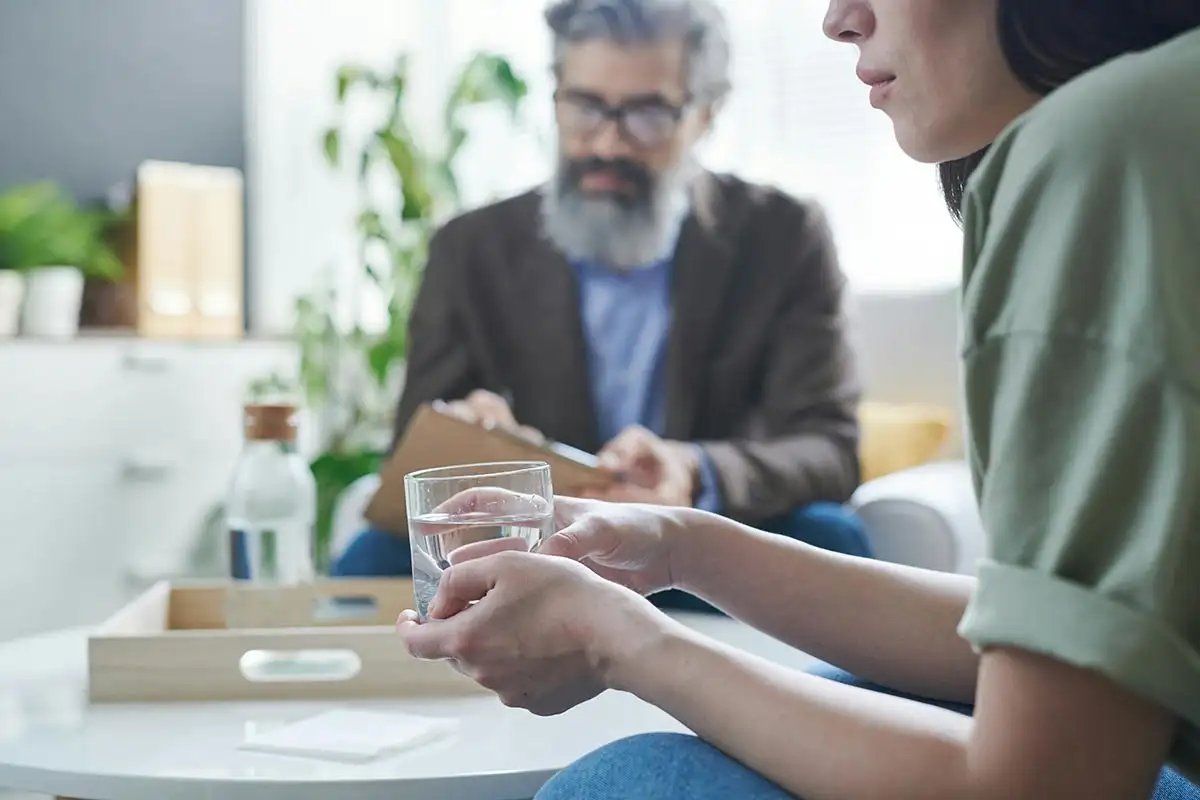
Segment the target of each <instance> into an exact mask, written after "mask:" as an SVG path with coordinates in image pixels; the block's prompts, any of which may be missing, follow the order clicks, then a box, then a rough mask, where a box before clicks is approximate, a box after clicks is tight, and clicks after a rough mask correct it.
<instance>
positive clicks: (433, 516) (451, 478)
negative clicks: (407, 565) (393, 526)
mask: <svg viewBox="0 0 1200 800" xmlns="http://www.w3.org/2000/svg"><path fill="white" fill-rule="evenodd" d="M404 493H405V500H406V504H407V507H408V540H409V542H410V544H411V547H412V566H413V570H412V572H413V587H414V589H415V592H416V602H417V613H418V614H419V615H420V617H421V620H422V621H424V620H425V619H426V616H427V615H428V613H429V604H430V603H431V602H433V598H434V595H436V594H437V588H438V582H439V581H440V580H441V577H442V573H443V572H445V571H446V569H448V568H449V566H450V565H451V564H452V563H453V555H454V552H455V551H456V550H458V549H459V548H460V547H465V546H467V545H472V544H477V543H480V542H489V541H497V545H496V549H497V550H501V549H504V550H511V549H520V550H532V549H534V548H535V547H536V546H537V545H538V543H539V542H541V541H542V539H544V538H546V537H547V536H549V535H551V534H552V533H553V532H554V530H553V528H554V488H553V486H551V483H550V465H549V464H546V463H544V462H541V461H516V462H501V463H494V464H468V465H465V466H458V467H440V468H438V469H427V470H422V471H420V472H414V473H412V474H410V475H407V476H405V478H404ZM503 539H507V540H514V541H510V542H503V543H500V542H499V541H498V540H503Z"/></svg>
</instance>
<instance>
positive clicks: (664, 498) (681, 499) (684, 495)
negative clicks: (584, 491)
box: [588, 426, 700, 508]
mask: <svg viewBox="0 0 1200 800" xmlns="http://www.w3.org/2000/svg"><path fill="white" fill-rule="evenodd" d="M599 458H600V468H601V469H603V470H605V471H606V472H610V473H612V474H614V475H619V476H620V477H621V478H622V482H620V483H617V484H615V485H614V486H612V487H610V488H607V489H602V490H598V491H593V492H590V493H589V494H588V496H589V497H592V498H594V499H597V500H607V501H609V502H615V503H649V504H654V505H663V506H680V507H684V508H691V507H692V505H693V503H694V501H695V496H696V490H697V488H698V486H699V479H700V478H699V476H700V462H699V458H698V457H697V455H696V452H695V450H694V448H693V447H692V446H691V445H688V444H684V443H682V442H669V441H666V440H664V439H660V438H659V437H658V436H656V435H654V434H653V433H652V432H650V431H648V430H646V429H645V428H642V427H639V426H633V427H630V428H626V429H625V430H623V431H621V433H620V434H619V435H618V436H617V437H616V438H615V439H613V440H612V441H611V442H609V443H608V444H606V445H605V446H604V448H603V449H601V451H600V454H599Z"/></svg>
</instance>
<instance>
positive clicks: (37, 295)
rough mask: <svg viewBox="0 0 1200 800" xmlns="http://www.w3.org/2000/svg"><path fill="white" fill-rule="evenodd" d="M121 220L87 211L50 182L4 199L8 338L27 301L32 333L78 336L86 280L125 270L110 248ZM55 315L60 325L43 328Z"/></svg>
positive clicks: (0, 289)
mask: <svg viewBox="0 0 1200 800" xmlns="http://www.w3.org/2000/svg"><path fill="white" fill-rule="evenodd" d="M119 219H120V216H119V215H118V214H115V213H113V212H110V211H108V210H106V209H92V208H83V207H80V206H79V205H78V204H76V202H75V201H74V199H72V198H71V197H70V196H68V195H67V194H66V193H65V192H64V191H63V190H62V189H61V188H59V187H58V186H57V185H55V184H54V183H52V182H49V181H42V182H37V183H31V184H25V185H22V186H17V187H14V188H12V189H10V190H8V191H7V192H5V193H4V194H2V195H0V275H2V276H4V277H2V278H0V335H5V334H7V335H12V333H14V332H15V327H16V321H15V315H16V313H17V312H16V309H18V308H20V307H21V306H22V302H24V306H25V312H26V313H25V328H26V330H27V331H28V332H30V333H34V334H39V333H43V332H46V333H49V334H51V335H54V334H59V333H64V334H73V333H74V330H75V326H76V325H77V324H78V317H79V302H80V298H81V293H82V291H83V279H84V278H85V277H93V278H100V279H103V280H117V279H119V278H120V277H121V275H122V273H123V271H124V268H123V265H122V264H121V261H120V259H118V258H117V256H116V254H115V253H114V252H113V250H112V248H111V247H110V245H109V237H110V234H111V233H112V229H113V226H114V225H115V224H117V222H118V221H119ZM64 282H65V284H64ZM64 285H65V291H64ZM17 287H19V288H17ZM47 313H50V314H52V315H53V316H55V318H56V319H55V321H54V324H52V325H47V326H43V325H42V324H41V323H42V321H43V318H44V317H45V315H46V314H47ZM59 320H65V322H59ZM64 325H65V329H64Z"/></svg>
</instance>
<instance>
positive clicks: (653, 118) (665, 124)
mask: <svg viewBox="0 0 1200 800" xmlns="http://www.w3.org/2000/svg"><path fill="white" fill-rule="evenodd" d="M554 102H555V105H556V106H557V108H558V123H559V126H560V127H561V128H563V129H565V130H566V131H568V132H569V133H573V134H576V135H579V136H584V137H590V136H595V135H596V134H597V133H599V132H600V129H601V128H603V127H604V124H605V123H606V122H609V121H612V122H615V123H616V124H617V127H618V129H619V130H620V131H621V135H622V136H624V137H625V138H626V139H627V140H628V141H629V142H630V143H632V144H635V145H639V146H641V147H657V146H658V145H660V144H662V143H663V142H665V141H666V140H667V139H669V138H671V137H672V136H673V135H674V134H675V131H676V130H678V128H679V122H680V120H682V119H683V112H684V111H685V110H686V109H687V106H688V103H687V102H685V103H684V104H683V105H680V106H673V105H671V104H670V103H667V102H665V101H662V100H639V101H635V102H631V103H625V104H622V105H619V106H615V107H614V106H610V105H608V104H607V103H605V102H604V101H603V100H600V99H599V98H596V97H592V96H590V95H585V94H578V93H576V92H566V91H558V92H555V93H554Z"/></svg>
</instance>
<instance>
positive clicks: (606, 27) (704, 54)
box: [546, 0, 730, 103]
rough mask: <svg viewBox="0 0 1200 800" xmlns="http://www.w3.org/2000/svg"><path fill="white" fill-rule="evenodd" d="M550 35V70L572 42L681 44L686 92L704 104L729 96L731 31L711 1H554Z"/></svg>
mask: <svg viewBox="0 0 1200 800" xmlns="http://www.w3.org/2000/svg"><path fill="white" fill-rule="evenodd" d="M546 24H548V25H549V26H550V30H551V31H552V32H553V34H554V69H555V72H556V73H557V72H558V69H559V67H560V65H561V64H562V58H563V51H564V50H565V49H566V47H567V46H568V45H570V44H572V43H575V42H584V41H590V40H594V39H605V40H608V41H613V42H618V43H620V44H630V43H641V42H661V41H666V40H669V39H677V40H682V41H683V43H684V45H685V47H686V49H687V65H686V73H687V80H688V89H689V91H690V92H691V93H692V96H693V97H694V98H695V99H696V100H698V101H699V102H702V103H717V102H720V101H721V100H723V99H724V98H725V95H726V94H728V93H729V89H730V80H729V30H728V27H727V26H726V24H725V17H724V15H723V14H722V13H721V11H720V9H718V8H717V6H716V5H715V3H713V1H712V0H555V2H553V3H551V4H550V7H549V8H547V9H546Z"/></svg>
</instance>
